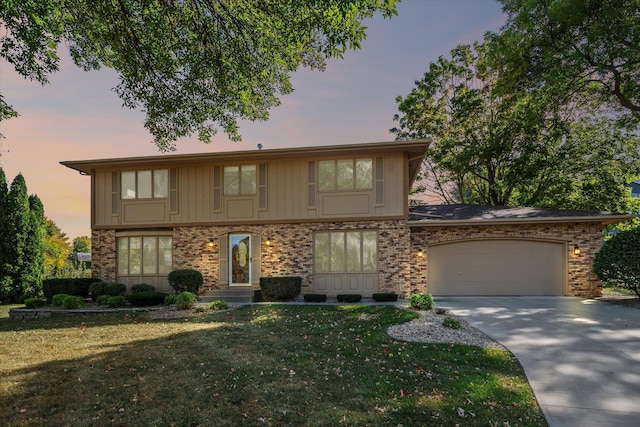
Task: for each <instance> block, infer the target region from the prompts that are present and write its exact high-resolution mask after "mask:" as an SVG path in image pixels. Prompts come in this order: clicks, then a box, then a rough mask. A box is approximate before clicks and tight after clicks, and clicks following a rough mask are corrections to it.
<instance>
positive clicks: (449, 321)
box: [442, 316, 462, 329]
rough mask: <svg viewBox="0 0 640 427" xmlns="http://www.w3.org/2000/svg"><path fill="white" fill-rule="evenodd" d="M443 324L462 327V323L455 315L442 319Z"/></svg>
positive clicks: (446, 326)
mask: <svg viewBox="0 0 640 427" xmlns="http://www.w3.org/2000/svg"><path fill="white" fill-rule="evenodd" d="M442 326H444V327H445V328H451V329H462V323H460V321H459V320H458V319H456V318H454V317H450V316H447V317H445V318H444V319H442Z"/></svg>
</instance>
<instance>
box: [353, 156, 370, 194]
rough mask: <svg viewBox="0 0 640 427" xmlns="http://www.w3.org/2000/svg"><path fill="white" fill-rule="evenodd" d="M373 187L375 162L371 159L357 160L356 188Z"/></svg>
mask: <svg viewBox="0 0 640 427" xmlns="http://www.w3.org/2000/svg"><path fill="white" fill-rule="evenodd" d="M372 187H373V162H372V160H371V159H358V160H356V188H357V189H358V190H369V189H371V188H372Z"/></svg>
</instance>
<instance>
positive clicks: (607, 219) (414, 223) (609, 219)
mask: <svg viewBox="0 0 640 427" xmlns="http://www.w3.org/2000/svg"><path fill="white" fill-rule="evenodd" d="M633 218H636V215H635V214H620V215H608V216H595V215H594V216H556V217H546V218H545V217H542V218H540V217H536V218H495V219H464V220H448V219H436V220H433V219H421V220H407V224H408V225H409V227H444V226H447V227H448V226H452V225H456V226H465V225H518V224H531V223H533V224H560V223H571V222H596V223H600V224H602V225H609V224H615V223H618V222H623V221H628V220H630V219H633Z"/></svg>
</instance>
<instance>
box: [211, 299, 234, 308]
mask: <svg viewBox="0 0 640 427" xmlns="http://www.w3.org/2000/svg"><path fill="white" fill-rule="evenodd" d="M209 308H210V309H211V310H226V309H227V308H229V304H227V303H226V301H223V300H221V299H219V300H216V301H212V302H211V304H209Z"/></svg>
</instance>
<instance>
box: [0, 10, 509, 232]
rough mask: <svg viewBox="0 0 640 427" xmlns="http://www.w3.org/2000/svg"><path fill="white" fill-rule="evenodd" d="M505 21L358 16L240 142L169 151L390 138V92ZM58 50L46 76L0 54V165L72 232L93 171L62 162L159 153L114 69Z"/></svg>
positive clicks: (437, 15) (424, 13) (86, 227)
mask: <svg viewBox="0 0 640 427" xmlns="http://www.w3.org/2000/svg"><path fill="white" fill-rule="evenodd" d="M504 21H505V16H504V15H503V14H502V12H501V9H500V6H499V4H498V3H497V2H496V1H494V0H404V1H402V2H401V3H399V4H398V16H396V17H394V18H392V19H382V18H380V17H376V18H374V19H373V20H370V21H368V22H366V23H365V25H367V26H368V27H369V29H368V31H367V39H366V40H365V41H364V43H363V44H362V49H361V50H358V51H349V52H347V53H346V55H345V59H343V60H339V59H336V60H331V61H330V62H329V63H328V65H327V69H326V71H324V72H319V71H310V70H307V69H301V70H300V71H298V72H297V73H295V74H294V75H293V77H292V82H293V86H294V88H295V92H294V93H293V94H291V95H288V96H286V97H284V98H282V105H281V106H280V107H278V108H276V109H274V110H273V111H272V112H271V118H270V119H269V120H268V121H266V122H256V123H241V125H240V132H241V134H242V137H243V141H242V142H231V141H229V140H228V139H227V138H226V135H224V134H223V133H220V134H218V135H217V136H216V137H214V139H213V142H212V143H211V144H209V145H206V144H204V143H201V142H199V141H197V139H196V138H193V139H189V140H180V141H178V143H177V148H178V151H177V152H176V153H198V152H212V151H232V150H252V149H256V147H257V144H258V143H261V144H262V145H263V146H264V149H270V148H285V147H302V146H316V145H334V144H351V143H366V142H380V141H392V140H393V139H394V136H393V135H392V134H391V133H389V129H390V128H391V127H393V126H394V122H393V120H392V119H393V115H394V114H395V113H396V112H397V108H396V102H395V98H396V96H398V95H402V96H405V95H406V94H408V93H409V92H410V91H411V89H412V88H413V86H414V81H415V80H417V79H420V78H421V77H422V75H423V73H424V72H425V71H426V70H427V68H428V64H429V62H431V61H435V60H437V58H438V57H439V56H441V55H448V53H449V51H450V50H451V49H452V48H454V47H455V46H456V45H457V44H459V43H472V42H474V41H476V40H481V39H482V36H483V34H484V33H485V32H486V31H496V30H498V29H499V28H500V26H501V25H502V24H503V23H504ZM61 56H62V62H61V64H60V71H59V72H58V73H56V74H54V75H52V76H51V77H50V84H48V85H46V86H40V85H39V84H37V83H34V82H30V81H27V80H25V79H23V78H22V77H20V76H18V75H17V74H16V73H15V72H14V70H13V69H12V67H11V66H10V65H9V64H8V63H7V62H4V61H3V60H0V93H1V94H2V95H3V96H4V97H5V100H6V101H7V102H8V103H9V104H12V105H13V106H14V108H15V109H16V110H17V111H18V113H19V114H20V117H18V118H14V119H11V120H7V121H4V122H0V133H2V134H3V135H4V136H5V139H4V140H1V141H0V153H1V156H0V166H1V167H2V168H3V169H4V171H5V174H6V175H7V180H8V181H9V184H10V183H11V181H12V180H13V178H14V177H15V176H16V175H17V174H18V173H22V175H23V176H24V178H25V180H26V182H27V187H28V190H29V194H37V195H38V196H39V197H40V199H41V200H42V202H43V204H44V207H45V215H46V216H47V217H48V218H50V219H51V220H53V222H55V223H56V224H57V225H58V227H60V228H61V229H62V231H63V232H64V233H66V234H67V236H68V237H69V239H70V240H71V239H73V238H75V237H77V236H84V235H86V236H89V235H90V233H91V230H90V206H89V199H90V192H89V184H90V178H89V177H87V176H81V175H80V174H78V172H76V171H73V170H71V169H68V168H66V167H64V166H62V165H60V163H59V162H61V161H65V160H86V159H98V158H112V157H129V156H147V155H158V154H160V153H159V152H158V150H157V148H156V147H155V146H154V145H153V144H152V143H151V137H150V135H149V134H148V132H147V131H146V129H144V127H143V119H144V115H143V114H142V113H140V112H139V111H134V110H128V109H125V108H122V107H121V105H122V102H121V100H120V99H119V98H118V97H117V96H116V94H115V93H114V92H113V91H112V90H111V88H113V87H114V86H115V85H116V84H117V76H116V74H115V73H114V72H113V71H111V70H108V69H103V70H100V71H93V72H88V73H86V72H83V71H82V70H80V69H79V68H77V67H75V65H73V63H72V62H71V60H70V59H69V57H68V54H67V51H63V52H61Z"/></svg>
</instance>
